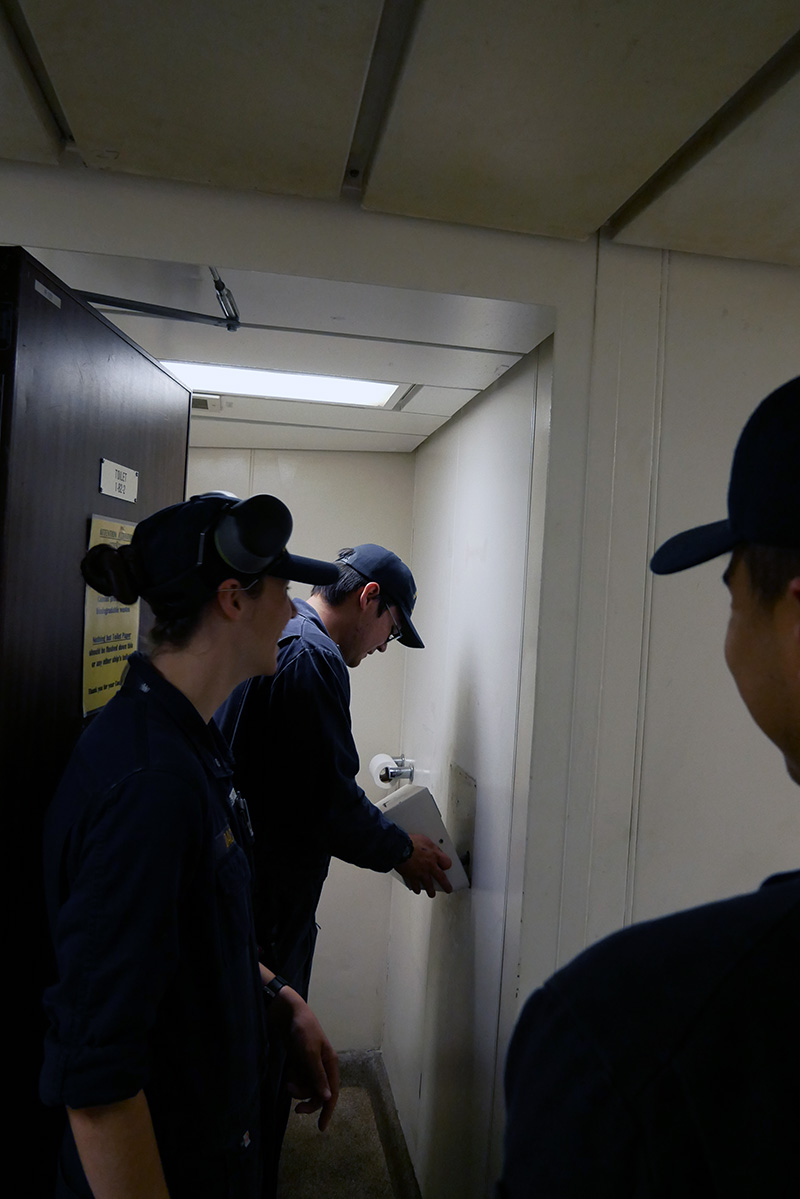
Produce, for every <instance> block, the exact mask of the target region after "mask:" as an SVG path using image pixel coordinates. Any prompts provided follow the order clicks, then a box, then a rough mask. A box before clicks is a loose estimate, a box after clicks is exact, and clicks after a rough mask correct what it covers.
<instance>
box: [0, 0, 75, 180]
mask: <svg viewBox="0 0 800 1199" xmlns="http://www.w3.org/2000/svg"><path fill="white" fill-rule="evenodd" d="M0 113H2V120H0V158H15V159H18V160H20V161H22V162H43V163H56V162H57V161H58V157H59V154H60V153H61V141H60V138H59V135H58V130H57V128H56V125H55V122H54V121H53V118H52V117H51V115H50V112H49V110H48V109H47V107H46V105H45V103H44V100H43V99H42V96H41V94H40V92H39V89H38V87H37V85H36V81H35V79H34V78H33V75H32V74H31V71H30V68H29V67H28V64H27V62H26V61H25V59H24V57H23V55H22V52H21V50H20V47H19V44H18V42H17V38H16V34H15V33H14V32H13V30H12V29H11V26H10V25H9V24H8V19H7V17H6V15H5V13H4V11H3V9H2V8H0Z"/></svg>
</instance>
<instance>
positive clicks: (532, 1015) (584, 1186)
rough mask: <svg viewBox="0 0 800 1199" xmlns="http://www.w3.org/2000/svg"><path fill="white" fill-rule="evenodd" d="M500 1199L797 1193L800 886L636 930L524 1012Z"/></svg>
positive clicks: (586, 960)
mask: <svg viewBox="0 0 800 1199" xmlns="http://www.w3.org/2000/svg"><path fill="white" fill-rule="evenodd" d="M506 1103H507V1108H508V1115H507V1123H506V1140H505V1161H504V1169H503V1179H502V1181H501V1183H500V1187H499V1191H498V1194H499V1196H502V1197H504V1199H585V1197H588V1196H591V1197H592V1199H634V1197H635V1199H694V1197H695V1196H698V1197H699V1196H702V1197H703V1199H708V1197H709V1196H718V1197H719V1199H738V1197H739V1196H741V1197H742V1199H744V1197H745V1196H746V1197H747V1199H767V1197H769V1199H790V1197H793V1196H796V1195H797V1194H799V1193H800V1132H799V1131H798V1130H800V874H797V873H795V874H792V875H782V876H776V877H775V879H771V880H769V885H768V884H765V885H764V886H763V887H762V888H761V890H760V891H757V892H756V893H755V894H752V895H743V896H739V897H737V898H735V899H729V900H726V901H724V902H721V903H714V904H708V905H706V906H704V907H700V908H694V909H691V910H690V911H686V912H679V913H677V914H676V915H674V916H668V917H665V918H664V919H661V920H655V921H651V922H649V923H645V924H639V925H634V926H633V927H631V928H628V929H625V930H623V931H622V932H620V933H616V934H615V935H614V936H612V937H608V938H607V939H606V940H604V941H601V942H600V943H599V944H597V945H595V946H594V947H592V948H591V949H588V950H586V952H585V953H582V954H581V955H580V956H579V957H577V958H576V959H575V961H574V962H572V963H570V964H569V965H568V966H566V967H565V968H564V969H563V970H560V971H559V972H558V973H557V974H555V975H554V976H553V977H552V978H551V979H550V980H549V982H547V983H546V984H545V985H544V987H542V988H541V989H540V990H538V991H536V992H535V993H534V994H533V995H532V996H531V997H530V999H529V1000H528V1002H527V1003H526V1005H525V1007H524V1009H523V1012H522V1015H521V1016H520V1019H519V1022H518V1024H517V1027H516V1030H515V1032H514V1036H513V1037H512V1040H511V1044H510V1046H509V1050H508V1058H507V1064H506Z"/></svg>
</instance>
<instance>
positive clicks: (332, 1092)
mask: <svg viewBox="0 0 800 1199" xmlns="http://www.w3.org/2000/svg"><path fill="white" fill-rule="evenodd" d="M268 1019H269V1022H270V1024H271V1025H272V1026H276V1027H278V1028H279V1029H280V1031H281V1034H282V1036H283V1039H284V1042H285V1045H286V1059H287V1072H288V1077H289V1083H288V1086H289V1094H290V1095H291V1096H292V1098H293V1099H299V1100H300V1102H299V1103H298V1104H297V1105H296V1107H295V1109H294V1110H295V1111H296V1112H299V1113H300V1114H301V1115H305V1114H308V1113H311V1112H316V1111H319V1119H318V1121H317V1127H318V1128H319V1130H320V1132H324V1131H325V1129H326V1128H327V1127H328V1124H329V1123H330V1119H331V1116H332V1115H333V1109H334V1108H335V1107H336V1101H337V1100H338V1098H339V1059H338V1057H337V1056H336V1052H335V1050H334V1048H333V1046H332V1045H331V1043H330V1041H329V1040H328V1038H327V1037H326V1036H325V1033H324V1032H323V1029H322V1025H321V1024H320V1022H319V1020H318V1019H317V1017H316V1016H315V1015H314V1013H313V1012H312V1010H311V1008H310V1007H309V1006H308V1004H307V1003H306V1002H305V1001H304V1000H303V999H302V998H301V997H300V995H298V993H297V992H296V991H294V990H293V989H292V988H291V987H289V986H285V987H282V988H281V990H280V992H279V993H278V995H277V997H276V998H275V999H274V1000H273V1001H272V1002H271V1003H270V1006H269V1009H268Z"/></svg>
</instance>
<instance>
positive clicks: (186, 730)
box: [122, 651, 233, 778]
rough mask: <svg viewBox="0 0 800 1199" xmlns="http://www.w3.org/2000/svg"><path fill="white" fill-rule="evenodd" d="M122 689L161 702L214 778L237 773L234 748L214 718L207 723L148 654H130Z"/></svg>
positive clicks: (165, 715)
mask: <svg viewBox="0 0 800 1199" xmlns="http://www.w3.org/2000/svg"><path fill="white" fill-rule="evenodd" d="M122 692H123V693H126V694H127V695H129V696H130V697H132V698H133V697H136V698H137V699H138V700H142V699H145V698H146V699H147V700H148V701H149V702H154V703H157V704H158V706H159V708H160V709H161V712H162V714H163V716H164V719H167V720H170V721H172V722H173V724H176V725H177V726H178V727H179V728H180V730H181V732H182V733H183V734H184V736H185V737H186V738H187V740H188V741H190V742H191V744H192V746H193V748H194V749H195V751H196V752H197V754H198V755H199V757H200V758H201V759H202V760H203V762H204V763H205V766H206V769H207V770H208V772H209V774H210V775H212V776H213V777H214V778H228V777H230V776H231V775H232V774H233V759H232V758H231V755H230V750H229V749H228V746H227V744H226V742H225V741H224V739H223V738H222V736H221V734H220V733H219V732H218V730H217V728H216V726H215V725H214V723H213V721H212V722H211V723H210V724H205V722H204V721H203V718H202V716H201V715H200V713H199V712H198V711H197V708H196V707H195V706H194V704H193V703H192V702H191V700H189V699H187V698H186V696H185V695H184V694H183V692H182V691H179V690H178V688H177V687H173V685H172V683H170V682H168V681H167V680H166V679H165V678H164V676H163V675H162V674H159V672H158V671H157V670H156V668H155V666H153V664H152V662H151V661H150V659H149V658H148V657H147V656H146V655H145V654H142V653H139V652H138V651H137V652H136V653H133V654H131V656H130V658H128V670H127V673H126V675H125V679H124V681H123V684H122Z"/></svg>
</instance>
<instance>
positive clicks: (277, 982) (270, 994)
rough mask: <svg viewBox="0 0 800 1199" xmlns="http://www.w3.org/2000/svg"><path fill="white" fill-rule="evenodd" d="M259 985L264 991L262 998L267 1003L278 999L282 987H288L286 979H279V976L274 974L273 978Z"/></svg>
mask: <svg viewBox="0 0 800 1199" xmlns="http://www.w3.org/2000/svg"><path fill="white" fill-rule="evenodd" d="M261 985H262V987H263V989H264V998H265V999H266V1000H267V1001H268V1002H269V1003H271V1002H272V1000H273V999H276V998H277V997H278V992H279V991H282V990H283V988H284V987H288V986H289V984H288V983H287V981H286V979H285V978H281V976H280V975H279V974H276V975H275V977H274V978H271V979H270V980H269V982H268V983H262V984H261Z"/></svg>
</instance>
